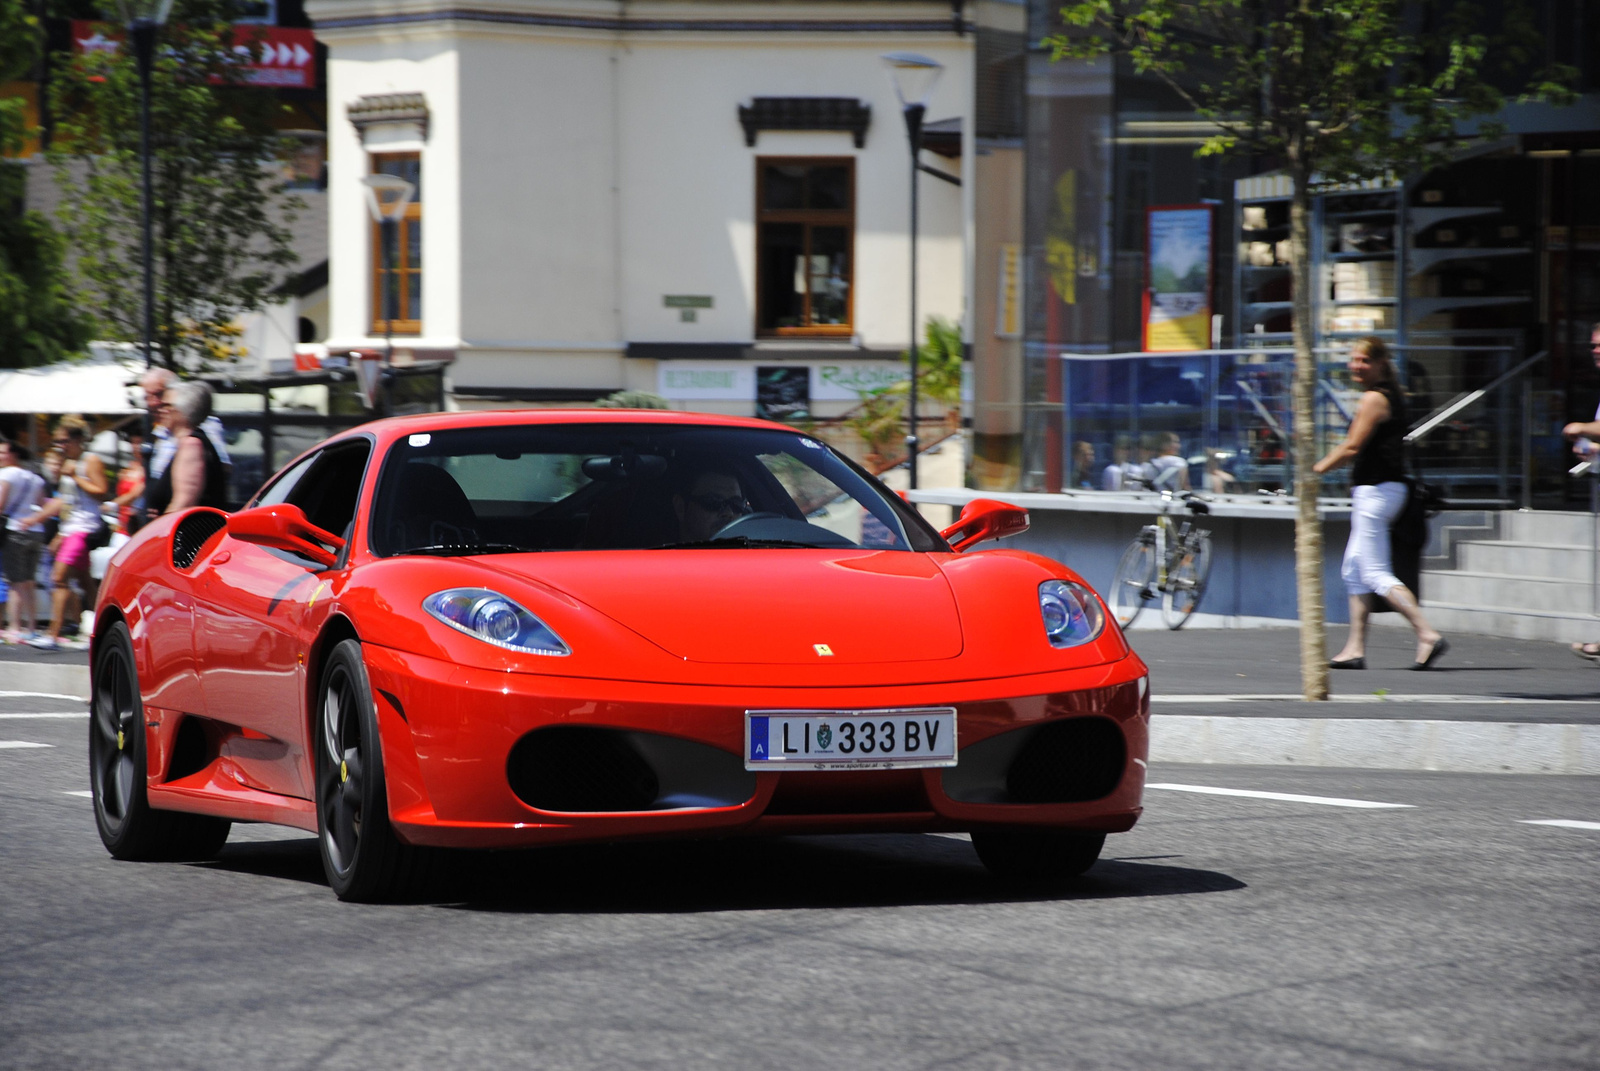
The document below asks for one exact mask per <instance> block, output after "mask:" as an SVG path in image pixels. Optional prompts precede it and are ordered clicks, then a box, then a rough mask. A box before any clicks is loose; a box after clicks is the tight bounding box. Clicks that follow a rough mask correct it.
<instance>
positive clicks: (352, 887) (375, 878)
mask: <svg viewBox="0 0 1600 1071" xmlns="http://www.w3.org/2000/svg"><path fill="white" fill-rule="evenodd" d="M312 739H313V746H314V747H315V749H316V756H317V762H316V767H317V845H318V847H319V848H320V851H321V855H322V869H323V872H324V873H326V874H327V876H328V885H329V886H330V887H331V888H332V889H333V892H334V895H335V896H337V897H338V898H339V899H341V900H350V901H356V902H380V901H384V900H391V899H394V898H396V897H399V896H403V895H405V894H406V893H407V892H409V891H410V890H411V889H412V888H413V887H414V886H415V884H416V882H417V881H418V879H419V877H420V868H421V862H422V858H423V854H422V852H421V851H419V850H418V849H416V848H413V847H411V846H410V845H408V844H405V843H404V842H402V841H401V840H400V838H399V837H398V836H397V835H396V834H395V831H394V826H392V825H391V824H390V822H389V798H388V792H387V791H386V789H385V787H384V780H383V749H382V748H381V746H380V745H379V739H378V712H377V708H376V707H375V706H374V705H373V702H372V685H371V684H370V683H369V682H368V680H367V666H366V663H365V661H364V660H363V659H362V657H361V643H360V641H359V640H344V641H343V642H341V643H340V644H339V645H338V646H336V647H335V648H334V649H333V653H332V654H331V655H329V657H328V661H327V664H326V666H325V667H324V669H323V671H322V684H321V686H320V687H319V688H318V689H317V717H316V735H315V736H314V737H313V738H312Z"/></svg>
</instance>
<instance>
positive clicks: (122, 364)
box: [0, 351, 144, 416]
mask: <svg viewBox="0 0 1600 1071" xmlns="http://www.w3.org/2000/svg"><path fill="white" fill-rule="evenodd" d="M142 371H144V362H143V361H142V360H140V359H138V358H132V357H127V356H124V355H123V354H120V353H105V352H104V351H102V352H101V353H100V354H99V355H96V356H93V357H90V358H88V359H86V360H82V361H61V362H58V363H56V364H47V365H44V366H42V367H39V368H15V369H4V370H0V413H50V414H55V413H83V414H85V415H86V416H123V415H126V416H132V415H134V414H136V413H139V412H142V411H143V409H144V400H143V398H142V397H141V396H140V394H139V391H138V388H137V387H134V386H131V385H130V384H132V382H133V381H134V380H135V379H137V378H138V376H139V373H140V372H142Z"/></svg>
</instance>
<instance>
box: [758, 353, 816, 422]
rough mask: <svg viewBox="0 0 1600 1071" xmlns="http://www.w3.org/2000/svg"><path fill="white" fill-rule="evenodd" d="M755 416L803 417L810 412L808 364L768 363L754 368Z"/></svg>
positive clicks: (786, 418) (787, 418)
mask: <svg viewBox="0 0 1600 1071" xmlns="http://www.w3.org/2000/svg"><path fill="white" fill-rule="evenodd" d="M756 416H758V417H760V418H761V419H762V420H779V421H791V420H806V419H808V418H809V417H810V416H811V368H810V367H809V366H807V365H803V364H802V365H793V364H790V365H770V366H762V367H760V368H757V369H756Z"/></svg>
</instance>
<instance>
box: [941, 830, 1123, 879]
mask: <svg viewBox="0 0 1600 1071" xmlns="http://www.w3.org/2000/svg"><path fill="white" fill-rule="evenodd" d="M1105 843H1106V835H1105V834H1104V833H1072V832H1069V831H1065V830H1060V829H1026V828H1024V829H980V830H976V831H974V832H973V834H972V846H973V847H974V848H976V849H977V851H978V858H979V859H981V860H983V865H984V866H986V867H988V868H989V873H991V874H993V875H994V876H995V877H997V878H999V879H1000V880H1001V881H1004V882H1007V883H1009V884H1014V885H1026V886H1051V885H1059V884H1060V883H1062V882H1064V881H1069V880H1071V879H1072V878H1075V877H1077V876H1078V875H1080V874H1082V873H1083V872H1084V871H1086V870H1088V869H1089V868H1090V867H1092V866H1094V864H1095V861H1096V860H1098V859H1099V858H1100V850H1101V849H1102V848H1104V847H1105Z"/></svg>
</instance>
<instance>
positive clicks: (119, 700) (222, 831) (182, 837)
mask: <svg viewBox="0 0 1600 1071" xmlns="http://www.w3.org/2000/svg"><path fill="white" fill-rule="evenodd" d="M134 667H135V663H134V659H133V641H132V639H131V638H130V637H129V635H128V626H127V625H125V624H123V623H122V622H121V621H118V622H116V623H115V624H113V625H112V626H111V627H110V629H108V630H107V632H106V635H105V636H104V638H103V639H101V641H100V645H99V650H98V651H97V652H96V654H95V661H94V692H93V698H92V699H91V700H90V709H89V787H90V793H91V795H92V797H93V799H94V819H95V826H96V827H97V828H98V829H99V831H100V840H101V841H102V842H103V843H104V844H105V846H106V850H107V851H109V852H110V853H111V855H112V856H113V857H114V858H117V859H209V858H211V857H212V856H214V855H216V854H217V851H218V850H219V849H220V848H221V847H222V845H223V843H224V842H225V841H227V839H228V830H229V828H230V827H231V826H232V823H231V822H229V821H228V820H227V819H225V818H212V817H209V816H207V815H198V814H181V813H179V812H177V811H158V810H155V809H153V808H152V807H151V806H150V797H149V793H148V791H147V787H146V778H147V775H148V770H149V767H148V761H147V755H146V750H145V722H144V704H143V703H142V702H141V700H140V697H139V677H138V672H137V670H136V669H135V668H134Z"/></svg>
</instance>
